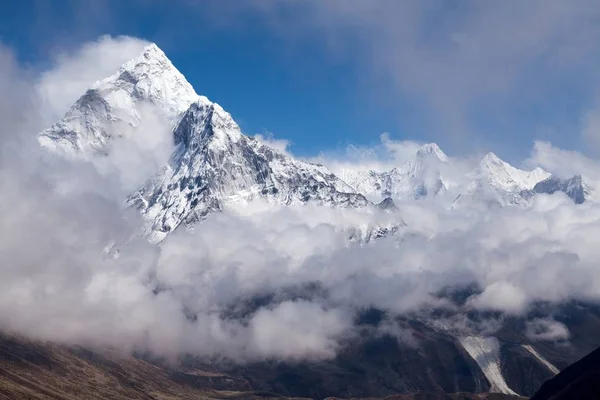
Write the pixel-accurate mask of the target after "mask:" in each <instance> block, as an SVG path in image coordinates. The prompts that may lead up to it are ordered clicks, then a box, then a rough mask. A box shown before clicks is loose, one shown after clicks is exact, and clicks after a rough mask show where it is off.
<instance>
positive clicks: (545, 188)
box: [524, 175, 593, 204]
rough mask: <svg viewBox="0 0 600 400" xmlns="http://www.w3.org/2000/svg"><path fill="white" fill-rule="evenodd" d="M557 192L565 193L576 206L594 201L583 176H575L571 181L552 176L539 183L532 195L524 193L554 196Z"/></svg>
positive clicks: (591, 191)
mask: <svg viewBox="0 0 600 400" xmlns="http://www.w3.org/2000/svg"><path fill="white" fill-rule="evenodd" d="M556 192H563V193H565V194H566V195H567V196H569V197H570V198H571V199H572V200H573V201H574V202H575V204H582V203H583V202H585V201H587V200H591V199H593V190H592V189H591V187H590V186H589V185H587V184H586V183H585V182H584V181H583V179H582V177H581V175H575V176H573V177H571V178H569V179H561V178H559V177H558V176H556V175H551V176H549V177H548V178H546V179H544V180H542V181H540V182H538V183H537V184H536V185H535V186H534V187H533V189H531V191H530V193H524V195H525V196H527V195H535V193H546V194H553V193H556Z"/></svg>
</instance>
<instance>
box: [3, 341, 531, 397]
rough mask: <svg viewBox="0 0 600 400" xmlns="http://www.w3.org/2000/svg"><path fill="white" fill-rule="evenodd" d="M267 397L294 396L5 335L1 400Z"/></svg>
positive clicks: (210, 373)
mask: <svg viewBox="0 0 600 400" xmlns="http://www.w3.org/2000/svg"><path fill="white" fill-rule="evenodd" d="M267 398H268V399H277V398H289V399H291V398H294V397H285V396H282V395H279V394H277V393H273V392H269V391H257V390H256V388H254V387H253V385H252V384H251V383H250V381H249V380H248V379H246V378H245V377H243V376H242V375H233V374H226V373H222V372H219V371H216V370H214V369H210V368H184V367H168V366H165V365H160V364H157V363H151V362H148V361H145V360H143V359H140V358H137V357H132V356H122V355H119V354H117V353H106V352H104V353H102V354H99V353H96V352H92V351H89V350H86V349H82V348H73V347H64V346H59V345H54V344H48V343H41V342H34V341H29V340H25V339H23V338H20V337H15V336H9V335H0V399H3V400H4V399H7V400H8V399H10V400H12V399H14V400H17V399H18V400H22V399H32V400H33V399H35V400H47V399H51V400H74V399H98V400H99V399H119V400H120V399H123V400H124V399H145V400H151V399H154V400H167V399H169V400H175V399H235V400H242V399H267ZM296 398H298V397H296ZM372 398H373V399H375V398H376V397H372ZM385 398H387V399H390V400H510V399H519V397H515V396H508V395H502V394H488V393H485V394H469V393H455V394H444V393H418V394H406V395H395V396H387V397H385ZM521 399H524V398H521Z"/></svg>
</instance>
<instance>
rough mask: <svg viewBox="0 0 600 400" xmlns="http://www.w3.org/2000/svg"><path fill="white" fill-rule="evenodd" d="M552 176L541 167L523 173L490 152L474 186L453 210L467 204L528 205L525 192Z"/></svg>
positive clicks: (475, 174)
mask: <svg viewBox="0 0 600 400" xmlns="http://www.w3.org/2000/svg"><path fill="white" fill-rule="evenodd" d="M549 176H550V174H549V173H548V172H546V171H544V170H543V169H541V168H536V169H534V170H532V171H524V170H520V169H518V168H515V167H513V166H512V165H510V164H508V163H507V162H504V161H502V160H501V159H500V158H498V156H496V155H495V154H494V153H488V154H487V155H486V156H485V157H484V158H483V159H482V160H481V162H480V163H479V165H478V166H477V168H476V169H475V170H474V171H473V172H472V173H471V183H470V184H469V185H468V186H467V187H466V188H465V190H464V191H463V192H462V193H460V194H459V195H458V196H457V197H456V199H455V200H454V203H453V205H452V208H456V207H459V206H461V205H463V204H470V205H473V204H485V205H488V206H491V205H497V206H506V205H526V204H527V203H528V202H527V199H526V198H525V197H523V195H522V193H523V192H524V191H527V190H532V189H533V187H534V186H535V185H536V184H537V183H538V182H540V181H542V180H544V179H546V178H548V177H549Z"/></svg>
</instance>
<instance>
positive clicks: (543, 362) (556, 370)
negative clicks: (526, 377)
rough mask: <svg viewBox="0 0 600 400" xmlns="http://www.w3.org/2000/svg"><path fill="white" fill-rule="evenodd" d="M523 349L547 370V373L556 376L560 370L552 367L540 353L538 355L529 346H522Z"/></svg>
mask: <svg viewBox="0 0 600 400" xmlns="http://www.w3.org/2000/svg"><path fill="white" fill-rule="evenodd" d="M523 348H524V349H525V350H527V351H528V352H529V353H530V354H531V355H532V356H534V357H535V358H536V359H537V360H538V361H539V362H540V363H541V364H542V365H543V366H545V367H546V368H548V371H550V372H552V373H553V374H554V375H558V373H559V372H560V370H559V369H558V368H556V367H555V366H554V365H552V364H551V363H550V362H549V361H548V360H546V359H545V358H544V357H542V355H541V354H540V353H538V352H537V351H536V350H535V349H534V348H533V346H531V345H529V344H524V345H523Z"/></svg>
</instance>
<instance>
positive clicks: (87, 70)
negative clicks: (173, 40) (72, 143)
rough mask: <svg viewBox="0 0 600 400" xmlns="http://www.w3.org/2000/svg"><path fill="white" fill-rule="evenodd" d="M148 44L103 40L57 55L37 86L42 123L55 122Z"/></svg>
mask: <svg viewBox="0 0 600 400" xmlns="http://www.w3.org/2000/svg"><path fill="white" fill-rule="evenodd" d="M148 44H149V42H147V41H145V40H142V39H138V38H133V37H129V36H118V37H111V36H102V37H101V38H99V39H98V40H97V41H94V42H88V43H85V44H84V45H82V46H81V47H79V48H77V49H75V50H71V51H64V52H59V53H58V54H56V57H55V58H54V60H53V65H52V67H51V68H50V69H49V70H47V71H45V72H43V73H42V74H41V76H40V79H39V82H38V83H37V85H36V89H37V91H38V93H39V96H40V98H41V107H42V110H43V113H42V117H43V121H44V123H45V124H46V125H50V124H52V123H54V122H56V121H58V120H59V119H60V118H61V117H62V116H63V114H64V113H65V112H67V110H68V109H69V107H71V106H72V105H73V103H75V101H76V100H77V99H78V98H79V97H80V96H81V95H82V94H83V93H85V91H86V90H87V89H89V88H90V87H91V86H92V85H93V84H94V82H96V81H98V80H100V79H103V78H106V77H108V76H110V75H112V74H114V73H116V72H117V70H118V69H119V67H120V66H121V65H122V64H123V63H125V62H126V61H127V60H130V59H131V58H133V57H135V56H137V55H139V54H141V52H142V49H143V48H144V46H146V45H148Z"/></svg>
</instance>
